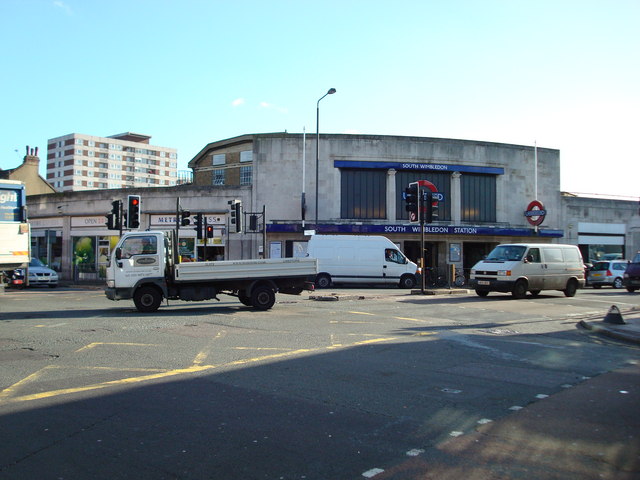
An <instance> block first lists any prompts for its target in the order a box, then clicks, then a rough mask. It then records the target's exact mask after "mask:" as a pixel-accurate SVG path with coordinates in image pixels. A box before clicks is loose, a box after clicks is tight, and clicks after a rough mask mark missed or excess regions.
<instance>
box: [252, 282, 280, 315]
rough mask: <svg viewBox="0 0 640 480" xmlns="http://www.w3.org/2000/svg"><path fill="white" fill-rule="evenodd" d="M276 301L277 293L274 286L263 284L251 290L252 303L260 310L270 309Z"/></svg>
mask: <svg viewBox="0 0 640 480" xmlns="http://www.w3.org/2000/svg"><path fill="white" fill-rule="evenodd" d="M275 303H276V293H275V292H274V291H273V289H272V288H269V287H267V286H261V287H257V288H254V289H253V292H251V305H253V306H254V308H256V309H258V310H269V309H270V308H271V307H273V305H274V304H275Z"/></svg>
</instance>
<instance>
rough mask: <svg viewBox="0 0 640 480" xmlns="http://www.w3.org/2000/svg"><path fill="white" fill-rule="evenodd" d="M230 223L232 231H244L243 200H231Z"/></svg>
mask: <svg viewBox="0 0 640 480" xmlns="http://www.w3.org/2000/svg"><path fill="white" fill-rule="evenodd" d="M229 224H230V227H231V231H232V232H235V233H240V232H242V201H240V200H229Z"/></svg>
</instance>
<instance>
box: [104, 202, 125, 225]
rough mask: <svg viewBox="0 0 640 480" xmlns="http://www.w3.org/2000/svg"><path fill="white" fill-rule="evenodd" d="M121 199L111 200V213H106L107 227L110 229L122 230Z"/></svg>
mask: <svg viewBox="0 0 640 480" xmlns="http://www.w3.org/2000/svg"><path fill="white" fill-rule="evenodd" d="M121 204H122V202H121V201H120V200H114V201H113V202H111V213H108V214H107V215H106V217H107V229H108V230H120V227H121V225H122V220H121V219H120V205H121Z"/></svg>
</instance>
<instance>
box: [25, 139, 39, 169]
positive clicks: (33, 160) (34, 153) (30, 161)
mask: <svg viewBox="0 0 640 480" xmlns="http://www.w3.org/2000/svg"><path fill="white" fill-rule="evenodd" d="M23 163H24V164H25V165H35V167H36V168H38V167H39V166H40V158H39V157H38V147H36V148H31V147H29V145H27V154H26V155H25V157H24V162H23Z"/></svg>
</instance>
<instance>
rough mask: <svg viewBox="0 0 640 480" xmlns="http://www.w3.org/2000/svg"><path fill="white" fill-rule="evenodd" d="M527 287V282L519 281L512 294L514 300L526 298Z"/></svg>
mask: <svg viewBox="0 0 640 480" xmlns="http://www.w3.org/2000/svg"><path fill="white" fill-rule="evenodd" d="M527 286H528V285H527V282H526V280H522V279H521V280H518V281H517V282H516V284H515V285H514V286H513V291H512V292H511V295H512V296H513V298H517V299H518V300H521V299H523V298H525V297H526V296H527Z"/></svg>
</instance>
